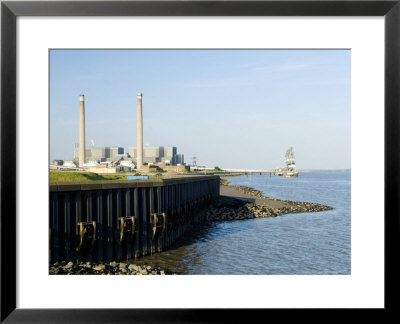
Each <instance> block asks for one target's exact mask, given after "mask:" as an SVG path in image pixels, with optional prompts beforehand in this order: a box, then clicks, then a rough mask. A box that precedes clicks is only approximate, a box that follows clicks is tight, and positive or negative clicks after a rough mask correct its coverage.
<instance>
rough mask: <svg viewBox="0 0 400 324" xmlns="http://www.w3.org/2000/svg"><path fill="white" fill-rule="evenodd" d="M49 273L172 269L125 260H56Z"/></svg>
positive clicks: (160, 272) (164, 272) (152, 272)
mask: <svg viewBox="0 0 400 324" xmlns="http://www.w3.org/2000/svg"><path fill="white" fill-rule="evenodd" d="M49 274H51V275H52V274H54V275H55V274H57V275H60V274H64V275H80V274H82V275H83V274H85V275H87V274H94V275H169V274H173V273H172V272H170V271H167V270H164V269H161V268H159V267H157V268H154V267H151V266H149V265H143V266H139V265H136V264H129V263H124V262H115V261H113V262H108V263H92V262H86V263H83V262H80V263H73V262H68V263H66V262H64V261H62V262H56V263H54V264H50V266H49Z"/></svg>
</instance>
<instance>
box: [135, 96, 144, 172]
mask: <svg viewBox="0 0 400 324" xmlns="http://www.w3.org/2000/svg"><path fill="white" fill-rule="evenodd" d="M136 140H137V143H136V144H137V160H136V168H137V169H138V170H140V168H141V166H142V165H143V116H142V94H141V93H138V95H137V138H136Z"/></svg>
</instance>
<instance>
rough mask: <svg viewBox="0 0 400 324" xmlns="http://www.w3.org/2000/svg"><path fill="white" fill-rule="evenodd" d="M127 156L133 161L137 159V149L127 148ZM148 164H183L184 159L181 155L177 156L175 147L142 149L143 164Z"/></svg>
mask: <svg viewBox="0 0 400 324" xmlns="http://www.w3.org/2000/svg"><path fill="white" fill-rule="evenodd" d="M128 155H129V156H130V157H132V158H133V160H134V161H135V160H136V158H137V148H136V147H129V148H128ZM148 163H165V164H170V165H176V164H184V157H183V154H177V148H176V147H175V146H156V147H144V148H143V164H148Z"/></svg>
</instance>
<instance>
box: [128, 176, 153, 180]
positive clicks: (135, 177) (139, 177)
mask: <svg viewBox="0 0 400 324" xmlns="http://www.w3.org/2000/svg"><path fill="white" fill-rule="evenodd" d="M148 178H149V177H148V176H127V177H126V179H127V180H147V179H148Z"/></svg>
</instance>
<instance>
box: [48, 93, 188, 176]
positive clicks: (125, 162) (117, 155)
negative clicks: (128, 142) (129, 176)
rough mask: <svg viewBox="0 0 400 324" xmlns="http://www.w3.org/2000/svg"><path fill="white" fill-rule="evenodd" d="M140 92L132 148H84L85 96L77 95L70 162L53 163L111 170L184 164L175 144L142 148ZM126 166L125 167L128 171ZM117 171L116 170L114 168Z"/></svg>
mask: <svg viewBox="0 0 400 324" xmlns="http://www.w3.org/2000/svg"><path fill="white" fill-rule="evenodd" d="M142 98H143V94H142V93H138V94H137V129H136V144H137V146H136V147H130V148H128V151H127V152H126V153H124V148H123V147H119V146H112V147H108V146H107V147H94V142H93V141H92V143H93V147H86V140H85V96H84V95H83V94H81V95H80V96H79V144H74V157H73V160H72V161H62V160H54V161H53V166H64V167H66V168H71V169H74V168H76V169H77V168H86V169H87V168H108V170H107V171H108V172H107V173H111V172H112V171H113V170H111V168H113V167H119V171H121V170H125V171H130V169H135V168H136V169H137V170H139V171H140V170H141V169H143V167H144V166H146V168H144V169H143V171H146V170H148V169H149V167H148V166H149V165H153V164H164V165H167V166H168V165H184V156H183V154H177V148H176V147H175V146H170V147H169V146H166V147H164V146H158V147H145V148H143V106H142ZM128 169H129V170H128ZM115 171H117V170H115Z"/></svg>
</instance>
